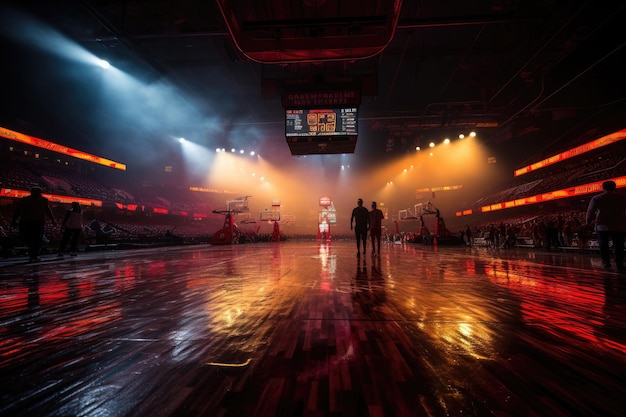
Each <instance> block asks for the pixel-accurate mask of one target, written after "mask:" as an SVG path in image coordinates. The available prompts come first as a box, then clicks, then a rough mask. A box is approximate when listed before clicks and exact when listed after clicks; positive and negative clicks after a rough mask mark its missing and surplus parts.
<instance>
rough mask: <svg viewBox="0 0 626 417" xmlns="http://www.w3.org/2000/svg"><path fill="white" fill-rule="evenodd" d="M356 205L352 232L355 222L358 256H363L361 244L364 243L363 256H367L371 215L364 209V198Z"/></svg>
mask: <svg viewBox="0 0 626 417" xmlns="http://www.w3.org/2000/svg"><path fill="white" fill-rule="evenodd" d="M356 204H357V206H356V207H355V208H354V209H353V210H352V217H350V230H352V223H353V222H354V234H355V235H356V256H361V242H363V254H365V248H366V247H367V229H368V227H369V222H370V213H369V211H367V209H366V208H365V207H363V199H362V198H359V199H358V200H357V201H356Z"/></svg>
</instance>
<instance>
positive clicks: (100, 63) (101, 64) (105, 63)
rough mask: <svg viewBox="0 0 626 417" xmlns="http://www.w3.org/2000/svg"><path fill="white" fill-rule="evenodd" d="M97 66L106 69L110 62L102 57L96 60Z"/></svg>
mask: <svg viewBox="0 0 626 417" xmlns="http://www.w3.org/2000/svg"><path fill="white" fill-rule="evenodd" d="M98 66H99V67H100V68H104V69H107V68H110V67H111V64H109V61H106V60H104V59H99V60H98Z"/></svg>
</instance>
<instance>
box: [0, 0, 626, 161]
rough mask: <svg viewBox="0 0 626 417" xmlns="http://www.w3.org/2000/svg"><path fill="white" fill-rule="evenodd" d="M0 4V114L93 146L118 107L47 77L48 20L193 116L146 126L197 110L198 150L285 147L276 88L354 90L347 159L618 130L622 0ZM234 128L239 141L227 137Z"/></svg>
mask: <svg viewBox="0 0 626 417" xmlns="http://www.w3.org/2000/svg"><path fill="white" fill-rule="evenodd" d="M4 3H5V8H3V9H2V10H3V15H4V17H3V20H4V22H3V26H4V30H3V31H2V36H3V41H2V42H3V43H2V44H3V48H4V51H5V59H3V64H2V66H3V70H2V71H3V72H2V75H3V77H2V79H3V84H4V87H3V91H4V98H5V100H4V104H3V111H2V113H3V114H2V116H1V117H2V120H0V121H1V122H2V124H3V125H4V126H5V127H9V128H11V127H14V128H16V129H21V130H24V129H26V130H28V131H27V132H26V133H31V134H41V135H45V137H48V138H51V139H56V141H59V142H64V141H65V140H66V141H67V142H68V143H71V142H72V141H79V142H81V143H83V147H87V148H89V147H92V148H95V149H94V150H100V147H102V146H103V145H102V140H100V141H99V144H98V143H96V144H93V143H92V142H98V140H97V138H98V137H99V136H98V135H99V134H103V135H104V134H106V133H108V134H110V129H111V128H110V127H106V126H103V125H110V124H112V120H115V119H116V118H118V116H117V115H116V114H115V113H110V112H109V111H108V110H107V109H103V108H100V107H98V106H96V105H94V104H93V101H94V99H93V95H92V94H94V93H93V91H92V90H94V89H96V90H98V89H102V88H103V87H102V85H98V83H94V82H93V80H91V81H89V83H88V84H81V83H80V82H77V81H76V78H71V77H70V76H69V75H65V76H59V75H54V76H52V75H51V74H52V73H53V70H50V69H49V68H54V64H48V62H49V61H50V60H51V58H50V55H54V54H56V53H58V50H54V48H66V49H67V47H64V46H58V45H57V46H50V47H48V46H45V45H48V43H49V41H50V40H51V39H53V38H54V37H55V36H56V35H52V34H51V33H53V32H51V31H54V33H56V32H58V33H60V34H62V35H63V37H64V38H67V39H68V40H70V41H72V43H75V44H77V45H79V46H82V47H83V48H85V49H86V50H87V51H89V52H91V53H92V54H94V55H95V56H97V57H100V58H103V59H107V60H108V61H109V62H111V64H112V65H113V66H114V67H116V68H119V69H120V70H122V71H124V72H125V73H128V74H130V75H131V76H132V77H134V79H136V80H138V81H140V82H141V83H144V85H155V84H159V85H167V86H168V87H169V88H170V89H172V90H175V91H176V96H177V99H176V100H172V105H175V106H176V108H177V110H178V111H181V110H180V109H181V107H182V108H183V110H182V111H183V112H184V113H194V114H196V115H197V117H196V118H193V119H191V118H187V119H185V118H181V119H176V118H175V117H173V116H171V115H172V114H173V113H175V111H173V110H171V109H166V108H164V107H162V106H161V107H159V109H162V111H163V112H164V113H166V114H161V115H160V116H158V117H157V119H160V120H161V121H163V123H164V124H163V125H157V124H151V125H150V129H149V132H150V133H149V134H150V135H152V136H154V135H155V132H162V133H164V132H167V133H171V134H180V135H186V136H189V137H193V131H194V130H195V131H200V130H202V129H206V121H207V120H211V121H215V123H217V124H220V129H219V133H215V131H204V132H203V133H202V134H200V135H199V136H200V137H201V139H200V141H201V142H203V141H204V144H206V145H207V146H225V145H220V140H222V139H223V140H226V141H230V142H231V143H234V142H236V141H243V142H250V146H257V147H258V146H261V147H266V148H267V149H272V148H273V147H277V146H280V147H281V148H280V149H286V145H285V138H284V112H283V107H282V105H281V95H282V94H283V93H284V92H286V91H297V90H334V89H343V88H346V89H352V88H357V89H359V90H360V91H361V96H362V97H361V105H360V106H359V118H360V121H359V145H358V146H357V149H356V152H357V154H361V155H372V156H376V155H383V154H384V155H390V156H391V155H397V154H402V153H406V152H409V151H411V150H414V149H415V146H416V145H422V146H423V145H424V144H425V143H426V141H429V140H431V139H440V138H442V137H444V136H447V135H456V134H458V133H461V132H467V131H469V130H476V131H477V132H478V133H479V137H480V138H481V140H482V141H483V142H484V143H485V144H486V145H488V146H492V147H493V148H494V152H498V150H497V149H507V150H508V155H510V158H511V161H512V163H519V162H520V161H521V159H523V158H524V157H527V156H530V152H532V151H534V150H536V149H539V148H541V147H546V146H549V145H551V144H553V143H555V142H559V141H561V142H562V141H568V140H572V141H573V140H575V139H576V138H577V137H579V136H580V135H581V134H585V132H589V131H590V130H593V129H596V130H597V129H600V130H610V129H613V128H614V127H620V128H621V127H623V126H619V124H620V123H623V122H622V119H623V115H624V109H625V100H624V98H625V96H626V94H625V91H626V88H625V85H626V83H625V82H624V75H623V72H624V71H623V67H624V63H626V55H625V50H624V43H625V39H626V37H625V35H624V33H625V32H624V30H623V22H624V21H626V13H625V12H626V7H625V4H626V2H622V1H614V2H604V1H602V2H600V1H559V0H476V1H467V0H454V1H439V0H431V1H406V0H405V1H401V0H391V1H386V0H376V1H361V0H346V1H337V0H335V1H332V0H292V1H289V0H268V1H242V0H238V1H234V0H136V1H132V0H125V1H123V0H83V1H28V0H20V1H14V2H4ZM8 4H13V6H12V7H10V8H9V7H8V6H7V5H8ZM23 18H26V19H27V21H30V19H33V20H34V21H36V22H39V23H41V25H42V26H40V30H39V31H36V32H32V31H31V28H30V27H28V26H26V25H25V24H22V23H21V22H22V20H21V19H23ZM7 22H8V23H10V24H11V25H9V24H7ZM6 54H9V55H8V56H7V55H6ZM48 65H50V66H48ZM56 65H57V66H56V69H57V70H58V69H59V68H65V67H67V65H66V64H58V63H57V64H56ZM64 65H65V66H64ZM67 71H68V72H70V71H71V70H69V69H68V70H67ZM74 71H75V70H74ZM81 97H87V98H81ZM138 100H144V99H143V98H141V97H138ZM178 100H180V101H178ZM185 106H188V108H189V111H187V110H186V109H187V107H185ZM118 111H119V109H118ZM94 112H95V113H96V114H97V115H98V117H97V121H94V120H93V117H92V116H93V114H94ZM135 119H137V117H135ZM87 120H89V122H87ZM125 128H126V129H128V130H133V129H134V130H140V129H137V127H136V126H132V123H129V122H125ZM251 129H253V130H254V132H255V133H254V135H252V134H250V133H244V132H249V131H250V130H251ZM235 131H237V132H239V138H233V137H230V138H229V135H228V132H231V133H232V132H235ZM225 132H226V133H225ZM144 133H145V132H144ZM133 134H137V132H134V133H133ZM70 136H71V137H72V139H70V138H69V137H70ZM231 136H233V135H231ZM238 145H242V144H238ZM276 149H278V148H276ZM504 153H505V154H506V152H504ZM500 158H503V156H502V155H500Z"/></svg>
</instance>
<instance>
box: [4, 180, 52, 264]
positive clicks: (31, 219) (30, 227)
mask: <svg viewBox="0 0 626 417" xmlns="http://www.w3.org/2000/svg"><path fill="white" fill-rule="evenodd" d="M46 216H47V217H48V218H50V220H52V224H53V225H55V226H56V224H57V222H56V220H55V219H54V215H53V214H52V210H50V204H49V202H48V199H47V198H45V197H44V196H43V195H42V194H41V188H39V187H33V188H31V189H30V195H29V196H26V197H23V198H22V199H21V200H20V201H19V202H18V203H17V209H16V210H15V213H13V221H12V226H13V227H16V226H17V224H18V223H17V222H18V219H19V231H20V238H21V239H22V241H23V242H24V243H26V245H27V246H28V256H29V259H30V261H31V262H36V261H40V260H41V259H39V251H40V250H41V243H42V241H43V235H44V229H45V225H46Z"/></svg>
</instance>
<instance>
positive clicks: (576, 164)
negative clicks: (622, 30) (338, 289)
mask: <svg viewBox="0 0 626 417" xmlns="http://www.w3.org/2000/svg"><path fill="white" fill-rule="evenodd" d="M621 142H624V143H617V144H612V145H610V146H606V147H605V148H600V149H597V150H595V151H591V152H588V153H585V154H583V155H579V156H578V157H576V158H572V159H571V160H566V161H563V162H560V163H559V164H558V166H557V165H555V166H553V167H552V168H550V167H548V168H545V169H540V170H537V171H532V172H531V173H529V174H527V175H522V176H520V177H516V178H511V180H510V181H508V182H507V184H506V186H504V187H500V188H499V190H495V191H491V192H489V193H486V194H485V196H483V197H481V198H479V199H477V201H474V202H473V205H474V206H475V207H480V206H482V205H487V204H493V203H496V202H503V201H510V200H514V199H519V198H523V197H528V196H532V195H537V194H541V193H544V192H549V191H554V190H558V189H562V188H566V187H573V186H576V185H580V184H586V183H591V182H594V181H602V180H604V179H607V178H614V177H618V176H621V175H624V173H625V172H626V156H624V155H626V141H621ZM4 146H5V147H4V148H3V149H0V151H1V152H2V154H1V155H0V157H1V158H2V164H0V188H3V189H9V190H10V189H16V190H24V191H27V190H29V189H30V187H31V186H33V185H38V186H40V187H42V188H43V191H44V193H49V194H56V195H60V196H70V197H80V198H84V199H93V200H97V201H101V202H102V207H95V206H90V207H85V227H84V230H83V235H82V239H81V242H82V243H83V244H84V245H94V246H95V245H109V244H113V243H120V242H125V243H128V242H133V243H137V244H155V243H165V244H184V243H202V242H210V238H211V236H212V234H213V233H214V232H215V231H216V230H218V229H219V228H220V227H221V225H222V222H223V216H222V215H211V212H212V210H213V209H215V208H218V207H219V206H222V205H223V204H224V201H223V200H224V196H215V197H213V200H212V199H211V196H210V195H201V196H199V194H198V193H194V192H191V191H190V190H189V189H185V188H180V187H171V186H170V187H167V188H164V187H163V186H155V185H146V184H131V183H128V182H124V181H120V180H115V178H113V177H107V176H106V175H105V176H103V175H101V174H102V172H104V171H102V169H103V170H109V171H110V169H109V168H103V167H95V166H94V164H91V163H87V162H80V163H68V162H63V161H62V160H61V159H55V160H51V159H49V158H44V157H41V156H40V155H39V154H37V152H35V151H33V150H17V149H14V148H13V147H12V146H11V147H7V146H6V145H4ZM546 152H549V151H546ZM547 156H551V155H550V154H547V155H546V157H547ZM165 196H166V197H165ZM13 200H15V199H14V198H0V239H2V240H1V242H0V245H1V246H2V250H3V253H4V255H5V256H7V254H9V249H10V248H14V247H17V246H19V242H18V240H17V232H16V231H15V230H11V228H10V227H9V225H10V219H11V211H12V210H13V202H14V201H13ZM572 204H573V203H571V204H569V205H568V204H567V203H561V204H559V205H558V206H555V205H552V206H550V208H549V209H546V208H545V207H544V206H541V207H543V208H542V210H550V212H544V213H537V210H536V209H534V210H529V211H528V212H527V213H529V214H527V215H519V214H516V215H511V217H509V218H499V219H497V220H484V218H483V220H481V221H480V222H478V223H476V221H475V220H474V223H472V224H468V225H467V226H464V227H462V228H459V229H458V230H453V231H449V232H450V233H451V234H452V235H454V236H455V237H456V239H455V242H459V243H464V244H466V245H472V246H485V247H489V248H507V247H520V246H526V247H538V248H545V249H556V248H561V249H563V248H578V249H583V250H584V249H589V248H594V247H596V245H597V243H596V242H595V236H594V232H593V230H591V228H590V227H589V226H588V225H585V219H584V215H585V213H584V209H581V207H580V201H579V200H577V202H576V204H577V205H578V207H576V208H573V207H572ZM135 207H137V208H139V209H134V208H135ZM52 208H53V211H54V213H55V216H56V217H57V218H62V216H63V212H64V211H65V210H66V207H65V205H63V204H56V205H53V207H52ZM146 208H150V209H159V208H160V209H163V210H165V211H167V213H169V214H166V215H160V214H153V211H151V210H146ZM154 213H156V210H155V211H154ZM194 213H203V215H202V216H200V218H197V217H196V218H194ZM518 213H519V212H518ZM530 213H532V214H530ZM94 221H97V222H98V223H99V224H100V226H99V227H95V226H94V223H93V222H94ZM258 232H259V230H258V229H257V230H256V231H255V230H252V229H245V230H237V235H238V237H239V242H254V241H263V240H269V239H271V232H270V233H265V232H263V233H258ZM431 232H432V231H431ZM46 233H47V234H46V236H45V239H46V241H47V242H48V243H49V245H54V243H55V242H58V241H59V240H60V234H61V231H60V228H50V229H48V230H46ZM293 238H305V239H311V238H313V239H314V238H315V235H314V234H311V235H306V236H293ZM337 238H340V236H336V237H334V239H337ZM346 238H352V236H347V237H346ZM386 239H387V240H388V241H393V242H422V241H424V240H423V236H421V235H420V231H417V230H415V231H412V232H407V233H396V234H394V233H388V234H387V236H386Z"/></svg>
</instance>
